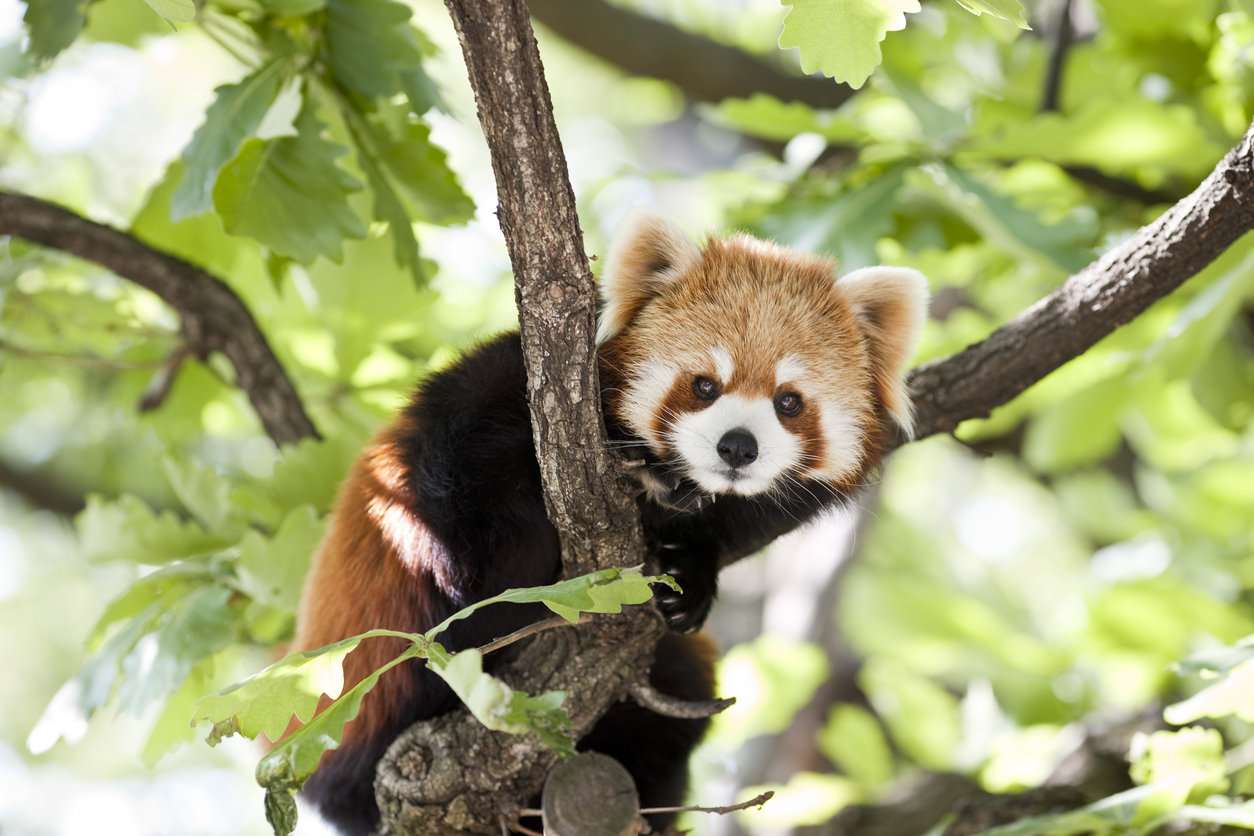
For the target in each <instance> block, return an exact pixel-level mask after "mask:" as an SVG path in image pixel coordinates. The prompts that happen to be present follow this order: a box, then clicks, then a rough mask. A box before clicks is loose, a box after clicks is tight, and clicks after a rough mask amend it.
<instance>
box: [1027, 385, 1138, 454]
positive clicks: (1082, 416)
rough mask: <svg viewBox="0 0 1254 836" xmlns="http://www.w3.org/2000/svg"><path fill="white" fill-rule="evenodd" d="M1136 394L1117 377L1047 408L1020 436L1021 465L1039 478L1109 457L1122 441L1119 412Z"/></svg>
mask: <svg viewBox="0 0 1254 836" xmlns="http://www.w3.org/2000/svg"><path fill="white" fill-rule="evenodd" d="M1136 391H1137V389H1136V388H1135V387H1134V386H1133V385H1132V384H1130V383H1129V382H1128V381H1127V380H1126V378H1125V377H1123V376H1120V377H1116V378H1114V379H1113V380H1103V381H1100V382H1098V383H1095V384H1093V385H1092V386H1090V387H1088V388H1087V389H1081V390H1080V391H1079V392H1076V393H1075V394H1073V395H1070V396H1068V397H1066V398H1062V399H1060V400H1055V401H1053V402H1052V403H1050V404H1048V405H1047V406H1046V407H1045V408H1044V409H1043V410H1042V411H1041V412H1040V413H1038V414H1037V415H1035V416H1033V418H1032V421H1031V423H1029V424H1028V428H1027V431H1026V432H1025V433H1024V438H1023V458H1024V460H1025V461H1027V463H1028V464H1029V465H1031V466H1032V467H1033V468H1035V469H1036V470H1037V471H1039V472H1041V473H1058V472H1060V471H1063V470H1069V469H1071V468H1074V467H1077V466H1079V465H1083V464H1088V463H1091V462H1098V461H1100V460H1102V459H1104V458H1106V457H1107V456H1109V455H1111V454H1112V453H1114V452H1115V450H1117V449H1118V448H1119V443H1120V442H1121V441H1122V440H1123V431H1122V429H1121V428H1120V424H1119V419H1120V416H1121V414H1122V411H1123V408H1124V407H1125V406H1126V405H1127V403H1128V401H1129V400H1130V399H1131V398H1132V397H1133V395H1134V394H1135V393H1136Z"/></svg>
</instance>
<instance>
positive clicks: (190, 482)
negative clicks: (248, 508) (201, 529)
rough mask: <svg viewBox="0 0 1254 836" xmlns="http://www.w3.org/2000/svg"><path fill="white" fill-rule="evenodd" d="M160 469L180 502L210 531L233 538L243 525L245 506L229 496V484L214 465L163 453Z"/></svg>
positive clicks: (237, 534)
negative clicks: (164, 455) (180, 458)
mask: <svg viewBox="0 0 1254 836" xmlns="http://www.w3.org/2000/svg"><path fill="white" fill-rule="evenodd" d="M161 466H162V470H164V471H165V476H166V479H168V480H169V482H170V487H171V488H173V489H174V493H175V494H176V495H177V496H178V498H179V501H180V502H182V503H183V506H184V507H185V508H187V510H188V511H190V512H191V514H192V516H194V517H195V518H196V519H197V520H199V521H200V522H201V524H202V525H204V526H205V528H207V529H208V530H209V532H210V533H212V534H217V535H220V536H222V537H224V538H228V539H234V538H236V537H238V536H239V535H240V533H241V532H243V530H244V527H245V525H246V519H245V516H244V514H245V510H244V509H243V508H240V507H239V506H238V505H237V504H236V503H235V502H233V501H232V498H231V490H232V486H231V483H230V482H229V481H227V479H226V478H225V477H224V476H222V475H221V474H220V473H218V472H216V471H215V470H214V469H213V468H211V467H208V466H206V465H202V464H200V463H199V462H196V461H193V460H191V459H185V460H179V459H176V458H174V457H173V456H166V457H165V458H164V459H162V461H161Z"/></svg>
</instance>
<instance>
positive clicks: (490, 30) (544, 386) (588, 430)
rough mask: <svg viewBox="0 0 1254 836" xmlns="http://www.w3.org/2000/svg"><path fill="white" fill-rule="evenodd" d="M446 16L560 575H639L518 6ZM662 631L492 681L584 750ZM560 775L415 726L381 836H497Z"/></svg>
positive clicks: (556, 149)
mask: <svg viewBox="0 0 1254 836" xmlns="http://www.w3.org/2000/svg"><path fill="white" fill-rule="evenodd" d="M445 2H446V5H447V6H448V9H449V12H450V14H451V15H452V17H453V24H454V26H455V28H456V29H457V35H458V38H459V40H460V41H461V45H462V52H463V55H464V56H465V59H466V66H467V68H468V70H469V74H470V82H471V87H472V88H473V89H474V93H475V100H476V102H477V103H478V106H479V121H480V122H481V124H482V126H483V133H484V137H485V138H486V140H487V143H488V148H489V150H490V151H491V154H492V167H493V170H494V171H495V173H496V183H497V192H498V199H499V201H500V206H499V208H498V210H497V214H498V217H499V218H500V221H501V230H502V231H503V232H504V233H505V240H506V244H507V246H508V248H509V253H510V261H511V262H512V264H513V266H514V287H515V297H516V301H517V303H518V314H519V321H520V330H521V332H522V343H523V353H524V357H525V361H526V366H527V383H528V398H529V401H530V406H531V420H532V432H533V434H534V437H535V442H536V450H537V457H538V459H539V463H540V470H541V476H542V479H543V482H544V494H545V504H546V507H547V509H548V514H549V519H550V520H551V521H552V522H553V524H554V525H555V526H556V527H557V530H558V533H559V535H560V537H561V541H562V559H563V564H564V571H565V574H566V575H567V576H568V577H569V576H570V575H573V574H582V573H584V572H587V571H590V570H592V569H597V568H602V567H606V566H631V565H636V564H638V563H640V562H641V561H642V557H643V554H644V546H643V540H642V537H641V533H640V524H639V519H638V516H637V511H636V506H635V497H634V495H633V494H632V493H630V492H628V491H627V490H625V489H624V487H623V486H622V485H621V484H620V482H619V476H618V471H617V469H616V468H615V467H614V466H613V461H612V460H611V458H610V456H609V454H608V452H607V450H606V445H605V430H604V427H603V426H602V421H601V398H600V386H599V383H598V379H597V366H596V347H595V344H594V342H593V335H594V333H595V310H596V304H595V287H594V285H593V281H592V272H591V270H590V269H589V267H588V258H587V255H586V254H585V253H584V248H583V234H582V232H581V231H580V229H579V218H578V216H577V215H576V213H575V198H574V193H573V192H572V191H571V187H570V179H569V177H568V176H567V171H566V159H565V156H564V155H563V154H562V147H561V142H560V140H559V138H558V135H557V126H556V124H555V123H554V121H553V109H552V104H551V102H550V100H549V92H548V86H547V84H546V82H545V80H544V70H543V67H542V66H541V63H540V54H539V51H538V49H537V48H536V42H535V36H534V35H533V34H532V31H531V23H530V19H529V15H528V12H527V7H526V4H525V3H523V2H522V0H445ZM663 630H664V627H663V625H662V622H661V618H660V617H659V616H658V615H657V613H656V611H654V610H653V609H652V608H651V607H633V608H631V609H630V611H629V612H627V613H624V614H623V615H622V616H618V617H614V618H609V619H606V618H597V619H594V620H593V621H592V623H590V624H587V625H582V624H581V625H580V626H579V627H576V628H574V629H570V630H551V631H548V632H546V633H543V634H541V635H538V636H536V637H535V638H534V639H533V640H532V641H531V642H529V643H528V644H527V645H526V646H524V647H522V648H521V649H520V650H519V651H518V656H517V657H516V658H515V659H514V660H513V662H512V663H510V664H507V665H505V666H504V669H502V668H498V669H497V671H496V673H497V675H499V676H501V678H502V679H504V680H505V681H506V682H508V683H509V684H511V685H512V686H513V687H515V688H519V689H521V690H525V691H527V692H528V693H539V692H542V691H550V690H562V691H566V692H567V694H568V696H567V699H566V702H565V704H564V705H565V708H566V710H567V712H568V713H569V715H570V718H571V722H572V724H573V726H574V728H573V732H574V734H575V736H576V737H581V736H583V735H584V734H586V733H587V732H588V731H589V730H590V729H591V728H592V725H593V724H594V723H595V722H596V720H597V719H598V718H599V717H600V716H601V715H602V714H604V713H605V711H606V709H607V708H608V707H609V706H610V705H611V704H612V703H613V702H614V701H616V700H617V699H618V698H619V696H620V695H621V694H623V693H625V691H626V689H627V688H628V687H629V686H630V685H631V684H632V683H634V682H637V681H638V680H639V679H640V678H641V677H643V676H644V674H645V672H646V671H647V670H648V667H649V665H650V663H651V661H652V657H653V648H654V646H655V645H656V643H657V640H658V638H659V637H660V636H661V634H662V632H663ZM556 762H557V756H556V755H555V754H553V753H552V752H550V751H549V750H548V749H546V748H545V747H544V746H543V745H541V744H540V743H539V741H538V740H537V739H535V738H534V737H532V738H519V737H516V736H512V735H507V734H500V733H493V732H488V731H486V730H485V729H484V728H483V727H482V726H480V725H479V723H478V721H476V720H475V719H474V718H473V717H471V716H470V715H469V714H468V713H467V712H465V711H457V712H454V713H452V714H448V715H444V716H442V717H438V718H436V719H434V720H431V721H429V722H425V723H418V724H416V725H414V726H412V727H411V728H410V729H409V730H407V731H406V732H405V733H404V734H402V735H401V736H400V737H399V738H397V740H396V741H395V742H394V743H393V744H392V746H391V747H390V748H389V749H388V752H387V754H386V755H385V756H384V758H383V760H382V761H381V762H380V764H379V768H378V778H377V781H376V784H375V789H376V793H377V798H378V801H379V809H380V812H381V815H382V828H381V829H382V832H384V833H421V834H424V836H438V835H439V834H446V833H447V834H452V833H467V832H469V833H483V834H496V833H498V832H499V829H500V821H501V816H502V815H504V816H506V817H507V818H511V817H512V816H511V813H512V812H513V811H516V810H517V809H518V807H519V806H520V804H521V803H522V802H525V801H526V800H527V799H530V798H532V797H533V796H534V795H535V794H536V793H538V792H539V790H540V786H541V784H542V783H543V781H544V777H545V775H546V774H547V773H548V771H549V770H550V769H551V768H552V766H553V765H554V764H555V763H556Z"/></svg>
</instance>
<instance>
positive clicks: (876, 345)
mask: <svg viewBox="0 0 1254 836" xmlns="http://www.w3.org/2000/svg"><path fill="white" fill-rule="evenodd" d="M836 289H837V290H838V291H840V293H841V295H842V296H843V297H844V299H845V301H847V302H848V303H849V304H850V306H852V308H853V311H854V314H855V315H856V316H857V317H858V325H859V327H860V328H861V330H862V334H863V336H864V337H865V338H866V341H867V347H868V349H869V350H870V353H871V361H872V363H873V367H874V375H875V386H876V388H877V389H878V390H879V395H880V397H881V398H882V399H883V401H884V406H886V407H887V408H888V412H889V414H891V415H892V416H893V419H894V420H895V421H896V422H897V423H898V424H899V425H900V426H901V428H902V429H903V430H905V432H906V435H913V433H914V416H913V414H912V411H911V404H910V393H909V392H908V391H907V390H906V380H905V372H906V363H908V362H909V361H910V358H911V357H912V356H914V347H915V344H916V343H917V342H918V338H919V332H920V331H922V330H923V323H924V321H925V320H926V319H927V303H928V292H927V279H926V278H925V277H924V275H923V274H922V273H920V272H919V271H918V270H912V269H910V268H909V267H865V268H863V269H861V270H855V271H853V272H852V273H850V274H849V275H847V276H842V277H841V278H839V279H837V280H836Z"/></svg>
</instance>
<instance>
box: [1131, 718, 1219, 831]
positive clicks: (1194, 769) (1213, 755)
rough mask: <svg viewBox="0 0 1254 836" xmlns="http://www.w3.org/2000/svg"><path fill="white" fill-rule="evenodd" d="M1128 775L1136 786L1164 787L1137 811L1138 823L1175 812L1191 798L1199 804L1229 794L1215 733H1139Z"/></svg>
mask: <svg viewBox="0 0 1254 836" xmlns="http://www.w3.org/2000/svg"><path fill="white" fill-rule="evenodd" d="M1129 760H1131V761H1132V769H1131V771H1130V774H1131V776H1132V780H1134V781H1136V782H1137V783H1138V784H1150V783H1155V782H1157V783H1159V784H1160V785H1164V786H1163V789H1161V790H1160V791H1159V792H1158V793H1157V794H1156V795H1155V796H1152V797H1150V798H1147V799H1145V800H1144V801H1142V802H1141V806H1140V807H1139V808H1138V809H1137V819H1138V820H1140V821H1144V820H1145V819H1147V818H1150V817H1152V816H1154V815H1159V814H1161V813H1165V812H1169V811H1171V810H1175V809H1177V808H1179V807H1180V806H1181V805H1183V804H1184V803H1185V802H1186V801H1188V800H1189V799H1190V797H1192V798H1193V799H1194V800H1195V801H1202V800H1204V799H1206V798H1209V797H1210V796H1211V795H1215V794H1217V793H1223V792H1227V790H1228V777H1227V772H1228V767H1227V766H1226V765H1225V764H1224V741H1223V737H1221V736H1220V734H1219V732H1218V731H1217V730H1216V729H1203V728H1199V727H1196V726H1193V727H1190V728H1187V729H1181V730H1179V731H1157V732H1154V733H1153V734H1148V735H1147V734H1145V733H1144V732H1138V733H1137V734H1136V735H1135V736H1134V737H1133V739H1132V751H1131V754H1130V755H1129Z"/></svg>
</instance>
